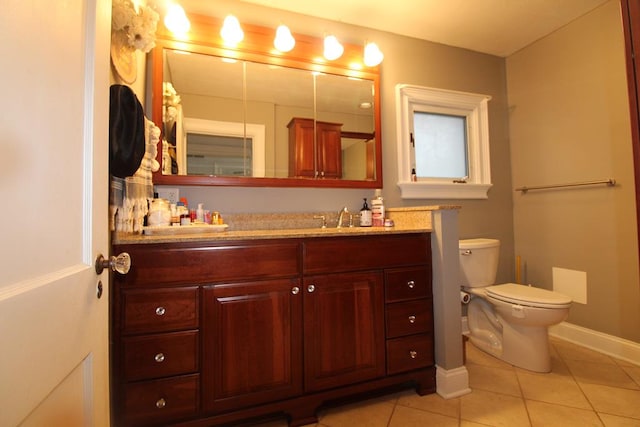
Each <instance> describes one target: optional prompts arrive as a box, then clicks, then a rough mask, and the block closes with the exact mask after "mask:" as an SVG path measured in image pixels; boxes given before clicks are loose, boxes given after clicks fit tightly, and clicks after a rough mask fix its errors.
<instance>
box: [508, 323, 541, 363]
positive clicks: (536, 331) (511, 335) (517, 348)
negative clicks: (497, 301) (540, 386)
mask: <svg viewBox="0 0 640 427" xmlns="http://www.w3.org/2000/svg"><path fill="white" fill-rule="evenodd" d="M548 329H549V328H548V327H546V326H523V325H517V324H505V323H503V329H502V334H503V341H502V357H501V359H502V360H504V361H505V362H507V363H510V364H512V365H514V366H517V367H519V368H523V369H528V370H529V371H534V372H551V355H550V353H549V330H548Z"/></svg>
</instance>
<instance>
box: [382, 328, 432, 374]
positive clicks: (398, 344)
mask: <svg viewBox="0 0 640 427" xmlns="http://www.w3.org/2000/svg"><path fill="white" fill-rule="evenodd" d="M431 365H433V336H432V335H431V334H420V335H411V336H408V337H404V338H395V339H391V340H387V374H388V375H391V374H397V373H398V372H404V371H411V370H413V369H418V368H424V367H427V366H431Z"/></svg>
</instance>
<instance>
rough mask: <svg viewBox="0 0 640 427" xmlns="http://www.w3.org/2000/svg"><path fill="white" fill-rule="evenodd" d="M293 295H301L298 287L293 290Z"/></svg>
mask: <svg viewBox="0 0 640 427" xmlns="http://www.w3.org/2000/svg"><path fill="white" fill-rule="evenodd" d="M291 293H292V294H293V295H298V294H299V293H300V288H299V287H297V286H294V287H293V289H291Z"/></svg>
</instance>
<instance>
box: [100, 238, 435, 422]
mask: <svg viewBox="0 0 640 427" xmlns="http://www.w3.org/2000/svg"><path fill="white" fill-rule="evenodd" d="M123 251H124V252H128V253H129V254H130V255H131V259H132V267H131V270H130V272H129V273H128V274H127V275H125V276H115V277H114V287H113V292H112V304H111V307H112V308H111V311H112V328H111V360H112V402H113V403H112V406H113V408H112V409H113V410H112V416H113V419H114V422H115V425H118V426H138V425H163V426H164V425H185V426H186V425H189V426H209V425H221V424H227V423H232V422H236V421H239V420H246V419H251V418H256V417H262V416H267V415H273V414H276V415H277V414H286V415H288V416H289V417H290V424H291V425H293V426H296V425H303V424H307V423H313V422H315V419H316V418H315V412H316V410H317V408H318V407H319V406H321V405H323V404H325V403H335V402H337V401H339V400H340V399H341V398H345V397H348V396H354V395H360V394H363V393H367V392H373V391H376V390H379V389H384V388H388V387H393V386H399V385H403V384H404V385H407V386H409V385H412V386H414V387H417V390H418V393H420V394H426V393H430V392H433V391H434V390H435V367H434V363H433V321H432V299H431V253H430V236H429V234H428V233H416V234H381V235H371V236H348V237H346V236H345V237H318V238H300V239H273V240H247V241H229V242H224V241H222V242H215V241H212V242H208V243H202V242H193V243H161V244H133V245H117V246H115V247H114V252H117V253H119V252H123Z"/></svg>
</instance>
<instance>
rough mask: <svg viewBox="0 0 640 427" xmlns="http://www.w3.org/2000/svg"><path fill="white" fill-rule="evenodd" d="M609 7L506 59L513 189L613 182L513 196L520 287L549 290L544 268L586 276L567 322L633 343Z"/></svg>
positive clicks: (625, 115)
mask: <svg viewBox="0 0 640 427" xmlns="http://www.w3.org/2000/svg"><path fill="white" fill-rule="evenodd" d="M618 3H619V2H618V1H616V0H611V1H610V2H608V3H606V4H605V5H604V6H602V7H600V8H598V9H597V10H595V11H593V12H592V13H590V14H588V15H586V16H584V17H582V18H580V19H579V20H577V21H575V22H573V23H572V24H570V25H569V26H567V27H565V28H562V29H561V30H559V31H557V32H555V33H553V34H551V35H550V36H548V37H546V38H544V39H542V40H540V41H538V42H537V43H535V44H533V45H531V46H529V47H527V48H526V49H524V50H522V51H520V52H518V53H516V54H514V55H512V56H511V57H509V58H508V59H507V75H508V79H507V81H508V94H509V106H510V112H511V113H510V114H511V116H510V136H511V156H512V163H511V164H512V168H511V169H512V174H513V185H514V187H517V186H522V185H529V186H534V185H546V184H557V183H566V182H578V181H591V180H597V179H603V178H609V177H612V178H615V179H616V180H617V181H618V185H617V186H616V187H615V188H609V187H606V186H595V187H579V188H575V189H566V190H550V191H538V192H533V191H532V192H529V193H527V194H526V195H522V194H516V195H515V196H514V219H515V221H514V222H515V227H514V230H515V254H516V255H520V256H521V257H522V259H523V263H524V264H525V270H524V272H525V277H524V278H525V280H526V282H528V283H535V284H536V285H537V286H540V287H544V288H548V289H552V288H553V280H552V267H560V268H566V269H570V270H577V271H581V272H586V274H587V304H576V303H574V304H573V307H572V308H571V313H570V316H569V319H568V321H569V322H570V323H573V324H576V325H579V326H583V327H586V328H589V329H593V330H596V331H600V332H604V333H607V334H611V335H614V336H618V337H622V338H626V339H629V340H632V341H635V342H640V328H638V325H640V310H639V308H640V294H639V290H640V289H639V279H638V247H637V233H636V218H635V201H634V200H635V199H634V198H635V188H634V184H633V164H632V153H631V136H630V125H629V110H628V102H627V87H626V77H625V70H624V39H623V34H622V28H621V19H620V11H619V4H618Z"/></svg>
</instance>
